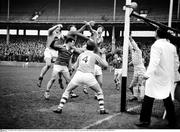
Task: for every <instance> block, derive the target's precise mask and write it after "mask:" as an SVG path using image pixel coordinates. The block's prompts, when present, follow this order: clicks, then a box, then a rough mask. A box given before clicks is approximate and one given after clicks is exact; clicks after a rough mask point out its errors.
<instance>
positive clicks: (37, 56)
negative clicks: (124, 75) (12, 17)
mask: <svg viewBox="0 0 180 132" xmlns="http://www.w3.org/2000/svg"><path fill="white" fill-rule="evenodd" d="M46 39H47V38H46V37H42V36H41V37H37V36H10V41H9V44H8V45H7V44H6V36H1V39H0V61H22V62H26V61H28V62H43V61H44V60H43V57H44V50H45V46H46ZM83 44H84V42H83V40H79V39H78V40H77V42H76V46H77V47H82V45H83ZM150 44H152V42H151V43H150ZM150 44H144V45H143V46H142V47H141V49H142V51H143V58H144V59H145V65H147V64H148V62H149V54H150V46H151V45H150ZM100 47H104V48H106V50H107V53H108V52H111V47H112V45H111V39H107V38H106V39H104V42H103V43H102V44H101V45H100ZM116 49H120V50H122V41H116ZM129 59H131V58H129ZM111 60H112V58H109V60H108V62H109V63H110V61H111Z"/></svg>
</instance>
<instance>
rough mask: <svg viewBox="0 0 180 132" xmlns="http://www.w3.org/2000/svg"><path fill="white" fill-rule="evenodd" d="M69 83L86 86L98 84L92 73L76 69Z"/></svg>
mask: <svg viewBox="0 0 180 132" xmlns="http://www.w3.org/2000/svg"><path fill="white" fill-rule="evenodd" d="M71 83H73V84H75V85H78V86H79V85H87V86H88V87H91V86H94V85H95V84H98V82H97V80H96V78H95V77H94V75H93V74H92V73H84V72H81V71H77V72H76V73H75V74H74V76H73V78H72V80H71Z"/></svg>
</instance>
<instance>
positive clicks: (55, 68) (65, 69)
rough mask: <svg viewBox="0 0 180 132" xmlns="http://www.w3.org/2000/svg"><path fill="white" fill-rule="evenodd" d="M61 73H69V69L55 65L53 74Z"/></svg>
mask: <svg viewBox="0 0 180 132" xmlns="http://www.w3.org/2000/svg"><path fill="white" fill-rule="evenodd" d="M59 72H69V70H68V67H67V66H61V65H56V64H54V67H53V73H59Z"/></svg>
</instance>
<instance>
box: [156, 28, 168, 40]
mask: <svg viewBox="0 0 180 132" xmlns="http://www.w3.org/2000/svg"><path fill="white" fill-rule="evenodd" d="M156 33H157V36H158V37H159V38H167V37H168V33H167V30H166V29H164V28H158V29H157V30H156Z"/></svg>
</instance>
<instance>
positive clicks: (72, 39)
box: [64, 35, 75, 43]
mask: <svg viewBox="0 0 180 132" xmlns="http://www.w3.org/2000/svg"><path fill="white" fill-rule="evenodd" d="M64 38H65V43H68V42H72V41H75V38H74V37H73V36H69V35H67V36H65V37H64Z"/></svg>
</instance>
